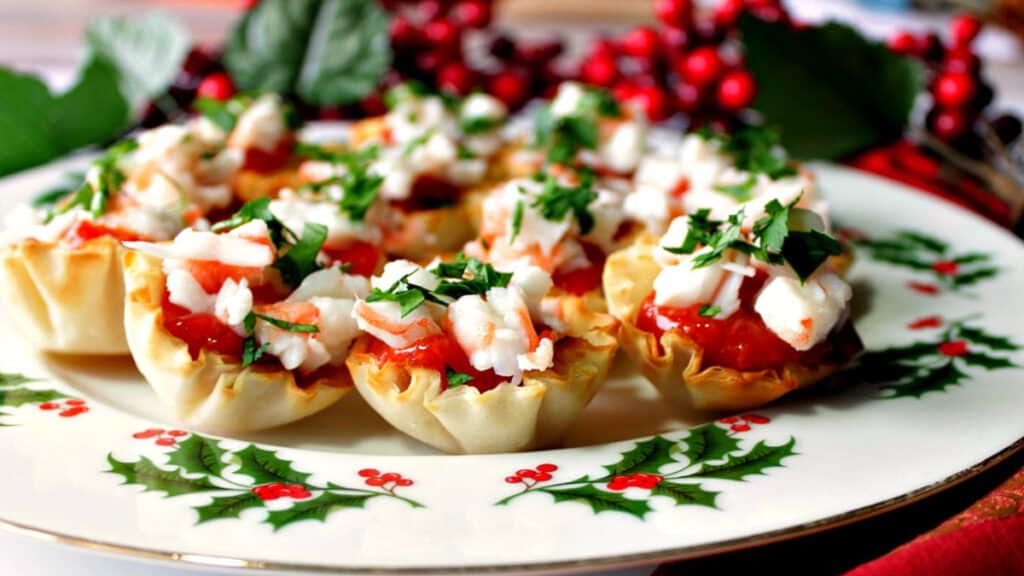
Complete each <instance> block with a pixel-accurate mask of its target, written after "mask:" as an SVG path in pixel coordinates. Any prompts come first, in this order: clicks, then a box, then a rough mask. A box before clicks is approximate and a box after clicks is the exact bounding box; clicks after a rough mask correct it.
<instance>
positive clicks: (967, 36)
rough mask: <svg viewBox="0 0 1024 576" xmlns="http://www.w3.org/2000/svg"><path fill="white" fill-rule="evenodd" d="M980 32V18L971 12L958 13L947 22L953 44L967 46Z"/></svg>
mask: <svg viewBox="0 0 1024 576" xmlns="http://www.w3.org/2000/svg"><path fill="white" fill-rule="evenodd" d="M979 32H981V20H978V18H977V17H976V16H973V15H971V14H959V15H957V16H954V17H953V19H952V20H950V22H949V33H950V36H951V37H952V40H953V45H954V46H967V45H969V44H970V43H971V42H974V39H975V38H977V37H978V33H979Z"/></svg>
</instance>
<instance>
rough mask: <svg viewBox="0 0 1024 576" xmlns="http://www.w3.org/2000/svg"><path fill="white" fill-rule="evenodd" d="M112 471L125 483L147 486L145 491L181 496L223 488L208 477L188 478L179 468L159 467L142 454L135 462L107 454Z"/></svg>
mask: <svg viewBox="0 0 1024 576" xmlns="http://www.w3.org/2000/svg"><path fill="white" fill-rule="evenodd" d="M107 462H108V463H109V464H110V470H107V472H110V473H112V474H118V475H120V476H121V477H123V478H124V482H123V483H124V484H136V485H139V486H142V487H144V488H145V490H143V492H163V493H164V494H165V495H166V496H181V495H182V494H194V493H196V492H209V491H212V490H223V488H221V487H220V486H216V485H214V484H213V483H211V482H210V480H209V479H208V478H207V477H206V476H203V477H200V478H188V477H186V476H185V475H184V474H182V473H181V472H180V471H178V470H164V469H162V468H159V467H157V465H156V464H154V463H153V461H152V460H150V459H149V458H146V457H145V456H140V457H139V459H138V460H137V461H135V462H122V461H120V460H118V459H117V458H114V455H113V454H109V455H107Z"/></svg>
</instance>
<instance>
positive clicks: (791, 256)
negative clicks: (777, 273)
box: [664, 198, 842, 282]
mask: <svg viewBox="0 0 1024 576" xmlns="http://www.w3.org/2000/svg"><path fill="white" fill-rule="evenodd" d="M799 201H800V198H797V199H795V200H793V201H792V202H790V203H789V204H788V205H785V206H783V205H782V204H781V203H779V201H778V200H772V201H771V202H769V203H768V204H767V205H765V212H766V213H765V215H764V216H763V217H761V218H760V219H759V220H757V222H755V223H754V226H753V229H752V231H751V238H752V242H747V241H746V240H744V239H743V232H742V226H743V210H742V209H740V211H739V212H737V213H735V214H732V215H731V216H729V219H728V221H727V222H720V221H716V220H710V219H709V218H708V214H709V213H710V212H709V211H708V210H706V209H705V210H700V211H698V212H697V213H695V214H691V215H690V217H689V229H688V230H687V233H686V238H685V239H684V240H683V243H682V245H680V246H678V247H674V246H668V247H664V249H665V250H667V251H668V252H671V253H673V254H693V253H694V252H695V251H696V250H697V249H698V248H699V247H701V246H703V247H705V248H706V249H707V250H705V251H703V252H701V253H699V254H697V255H696V256H695V257H694V258H693V263H692V265H693V268H694V269H698V268H701V267H704V266H708V265H710V264H713V263H715V262H717V261H718V260H720V259H721V258H722V256H723V255H724V254H725V251H726V250H729V249H732V250H738V251H740V252H743V253H744V254H749V255H751V256H753V257H754V258H756V259H758V260H761V261H763V262H767V263H769V264H787V265H788V266H789V267H790V268H791V269H792V270H793V272H794V273H796V275H797V277H798V278H800V281H801V282H803V281H805V280H807V278H809V277H810V276H811V274H813V273H814V271H815V270H817V269H818V267H820V266H821V265H822V264H824V263H825V261H826V260H828V258H829V257H830V256H835V255H838V254H840V253H841V251H842V250H841V248H840V246H839V242H838V241H837V240H836V239H835V238H833V237H832V236H830V235H829V234H827V233H826V232H825V231H824V230H823V228H824V224H823V222H822V221H821V218H820V217H819V216H818V215H817V214H815V213H814V212H812V211H810V210H807V209H804V208H797V207H796V204H797V202H799Z"/></svg>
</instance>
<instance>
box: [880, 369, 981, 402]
mask: <svg viewBox="0 0 1024 576" xmlns="http://www.w3.org/2000/svg"><path fill="white" fill-rule="evenodd" d="M966 377H967V374H965V373H964V372H963V371H961V370H960V369H959V368H957V367H956V365H955V364H954V363H953V362H952V361H949V362H946V363H945V364H942V365H941V366H938V367H936V368H927V369H925V370H924V371H923V372H915V376H914V377H913V378H912V379H909V380H905V381H902V382H897V383H895V384H892V385H890V386H888V390H889V391H890V393H889V394H888V395H887V396H886V397H887V398H901V397H905V396H913V397H914V398H920V397H921V396H923V395H925V394H927V393H928V392H941V391H943V390H945V389H946V388H948V387H950V386H953V385H956V384H959V383H960V381H961V380H963V379H964V378H966Z"/></svg>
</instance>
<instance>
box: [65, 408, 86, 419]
mask: <svg viewBox="0 0 1024 576" xmlns="http://www.w3.org/2000/svg"><path fill="white" fill-rule="evenodd" d="M88 411H89V409H88V408H87V407H85V406H75V407H74V408H68V409H67V410H64V411H63V412H61V413H60V414H58V416H60V417H61V418H73V417H75V416H78V415H79V414H84V413H86V412H88Z"/></svg>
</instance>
